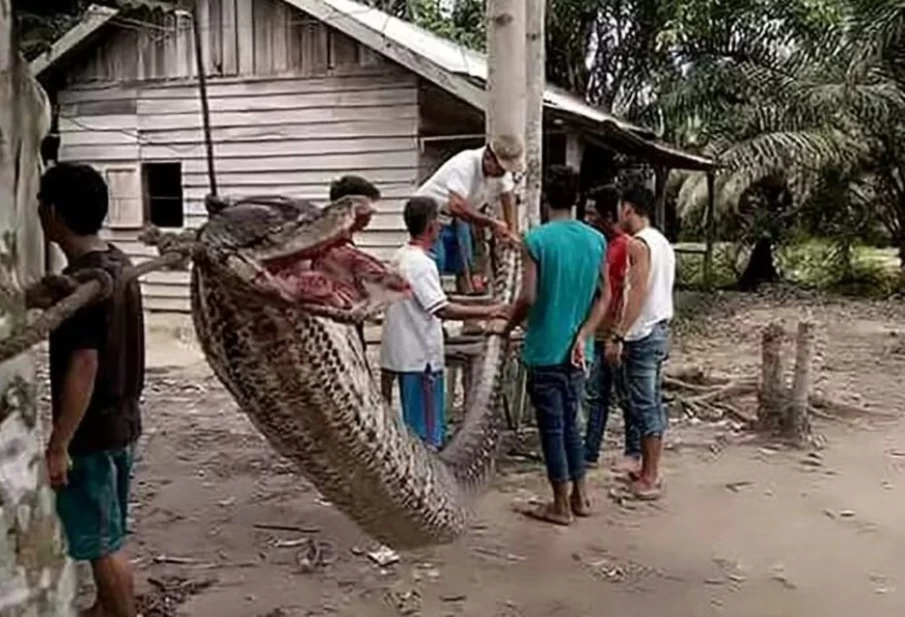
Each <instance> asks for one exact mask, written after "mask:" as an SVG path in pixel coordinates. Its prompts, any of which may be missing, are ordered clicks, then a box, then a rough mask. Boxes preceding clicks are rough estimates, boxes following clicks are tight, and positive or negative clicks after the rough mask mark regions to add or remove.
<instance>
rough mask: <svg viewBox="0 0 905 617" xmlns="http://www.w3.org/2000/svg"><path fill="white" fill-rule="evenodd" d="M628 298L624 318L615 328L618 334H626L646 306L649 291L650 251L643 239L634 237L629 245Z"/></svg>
mask: <svg viewBox="0 0 905 617" xmlns="http://www.w3.org/2000/svg"><path fill="white" fill-rule="evenodd" d="M628 263H629V271H628V281H627V282H628V286H629V290H628V299H627V300H626V302H625V310H624V311H623V313H622V318H621V319H620V320H619V321H618V322H617V323H616V327H615V328H614V329H613V330H614V333H615V334H616V335H617V336H625V333H626V332H627V331H628V329H629V328H631V327H632V326H633V325H634V323H635V321H637V320H638V316H639V315H641V309H642V308H644V300H645V299H646V298H647V292H648V278H649V277H648V274H649V273H650V251H649V250H648V248H647V244H645V243H644V241H643V240H638V239H636V238H633V239H632V240H631V242H630V243H629V245H628Z"/></svg>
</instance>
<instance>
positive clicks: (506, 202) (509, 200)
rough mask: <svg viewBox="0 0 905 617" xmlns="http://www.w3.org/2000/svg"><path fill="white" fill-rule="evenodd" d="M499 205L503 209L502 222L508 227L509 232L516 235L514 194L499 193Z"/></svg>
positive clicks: (516, 222) (509, 192)
mask: <svg viewBox="0 0 905 617" xmlns="http://www.w3.org/2000/svg"><path fill="white" fill-rule="evenodd" d="M500 205H502V207H503V220H504V221H506V225H508V226H509V231H511V232H512V233H514V234H517V233H518V217H517V216H516V212H515V193H513V192H512V191H506V192H504V193H500Z"/></svg>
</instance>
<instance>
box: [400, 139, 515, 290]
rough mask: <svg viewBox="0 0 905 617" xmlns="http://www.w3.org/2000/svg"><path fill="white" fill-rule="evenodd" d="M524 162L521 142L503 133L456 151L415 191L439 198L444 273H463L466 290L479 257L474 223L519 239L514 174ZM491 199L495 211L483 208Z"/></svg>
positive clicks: (438, 252)
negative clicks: (474, 234)
mask: <svg viewBox="0 0 905 617" xmlns="http://www.w3.org/2000/svg"><path fill="white" fill-rule="evenodd" d="M521 164H522V144H521V141H520V140H519V139H517V138H515V137H510V136H505V135H504V136H500V137H497V138H494V140H493V141H492V142H491V143H489V144H487V145H486V146H483V147H481V148H477V149H475V150H464V151H462V152H459V153H458V154H456V155H455V156H453V157H452V158H451V159H449V160H448V161H446V162H445V163H443V165H441V166H440V168H439V169H438V170H437V171H436V172H434V175H432V176H431V177H430V178H428V180H427V181H426V182H425V183H424V184H423V185H421V187H420V188H419V189H418V190H417V191H416V193H415V195H416V196H418V197H431V198H433V199H434V200H436V202H437V204H438V205H439V207H440V224H441V229H440V237H439V239H438V241H437V243H436V246H435V247H434V254H435V257H436V260H437V266H438V268H439V270H440V272H441V273H443V274H455V275H456V276H457V283H458V287H459V290H460V291H464V289H465V285H464V283H465V279H464V277H466V276H467V275H468V273H469V272H470V270H471V262H472V259H473V242H472V237H471V229H470V227H469V226H470V225H476V226H478V227H489V228H490V229H492V230H493V231H494V233H495V234H496V236H497V238H500V239H501V240H503V241H506V242H518V226H517V222H516V215H515V197H514V194H513V190H514V189H515V181H514V180H513V178H512V174H513V173H514V172H519V171H521ZM485 203H486V204H489V205H490V206H491V208H492V212H491V213H490V214H485V213H483V212H481V207H482V206H483V205H484V204H485ZM497 203H499V204H500V207H497ZM500 215H502V218H501V217H500Z"/></svg>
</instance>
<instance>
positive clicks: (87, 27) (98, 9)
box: [28, 4, 119, 76]
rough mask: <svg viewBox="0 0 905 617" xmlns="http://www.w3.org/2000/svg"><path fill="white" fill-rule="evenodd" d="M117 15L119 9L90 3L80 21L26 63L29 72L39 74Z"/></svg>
mask: <svg viewBox="0 0 905 617" xmlns="http://www.w3.org/2000/svg"><path fill="white" fill-rule="evenodd" d="M117 15H119V9H113V8H110V7H107V6H99V5H97V4H92V5H90V6H89V7H88V10H86V11H85V16H84V17H83V18H82V21H80V22H79V23H78V24H77V25H75V26H73V27H72V28H71V29H70V30H69V31H67V32H66V33H65V34H64V35H63V36H61V37H60V38H59V39H57V41H56V42H55V43H54V44H53V45H52V46H51V47H50V49H48V50H47V51H45V52H44V53H43V54H41V55H40V56H38V57H37V58H35V59H34V60H32V61H31V63H30V64H29V65H28V68H29V70H30V71H31V74H32V75H35V76H39V75H40V74H41V73H43V72H44V71H45V70H47V68H48V67H50V66H51V65H52V64H53V63H54V62H56V61H57V60H59V59H60V58H62V57H63V56H64V55H65V54H66V53H68V52H69V51H71V50H72V49H73V48H75V47H76V46H77V45H78V44H79V43H81V42H82V41H84V40H85V39H87V38H88V37H89V36H91V35H92V34H94V33H95V32H97V31H98V30H99V29H100V28H101V27H103V26H104V25H105V24H106V23H107V22H109V21H110V20H111V19H113V18H114V17H116V16H117Z"/></svg>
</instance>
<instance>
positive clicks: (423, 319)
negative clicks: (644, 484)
mask: <svg viewBox="0 0 905 617" xmlns="http://www.w3.org/2000/svg"><path fill="white" fill-rule="evenodd" d="M393 265H394V266H395V267H396V268H397V269H398V271H399V273H400V274H401V275H402V276H403V278H405V280H406V281H408V284H409V285H410V286H411V288H412V297H411V298H408V299H405V300H399V301H397V302H394V303H393V304H391V305H390V306H388V307H387V310H386V313H385V314H384V318H383V336H382V339H381V341H380V367H381V368H383V369H386V370H388V371H394V372H397V373H413V372H418V373H420V372H423V371H424V370H425V368H427V366H428V365H430V367H431V370H432V371H435V372H436V371H439V370H441V369H442V368H443V325H442V322H441V320H440V318H439V317H437V315H436V313H437V311H439V310H440V309H442V308H444V307H445V306H446V305H447V304H448V303H449V300H447V298H446V294H445V293H444V292H443V287H442V285H441V284H440V273H439V272H438V271H437V264H436V262H434V260H433V259H432V258H431V257H430V255H428V254H427V253H426V252H425V251H424V249H422V248H421V247H418V246H413V245H411V244H406V245H405V246H403V247H402V248H400V249H399V250H398V251H397V252H396V255H395V256H394V258H393Z"/></svg>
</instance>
